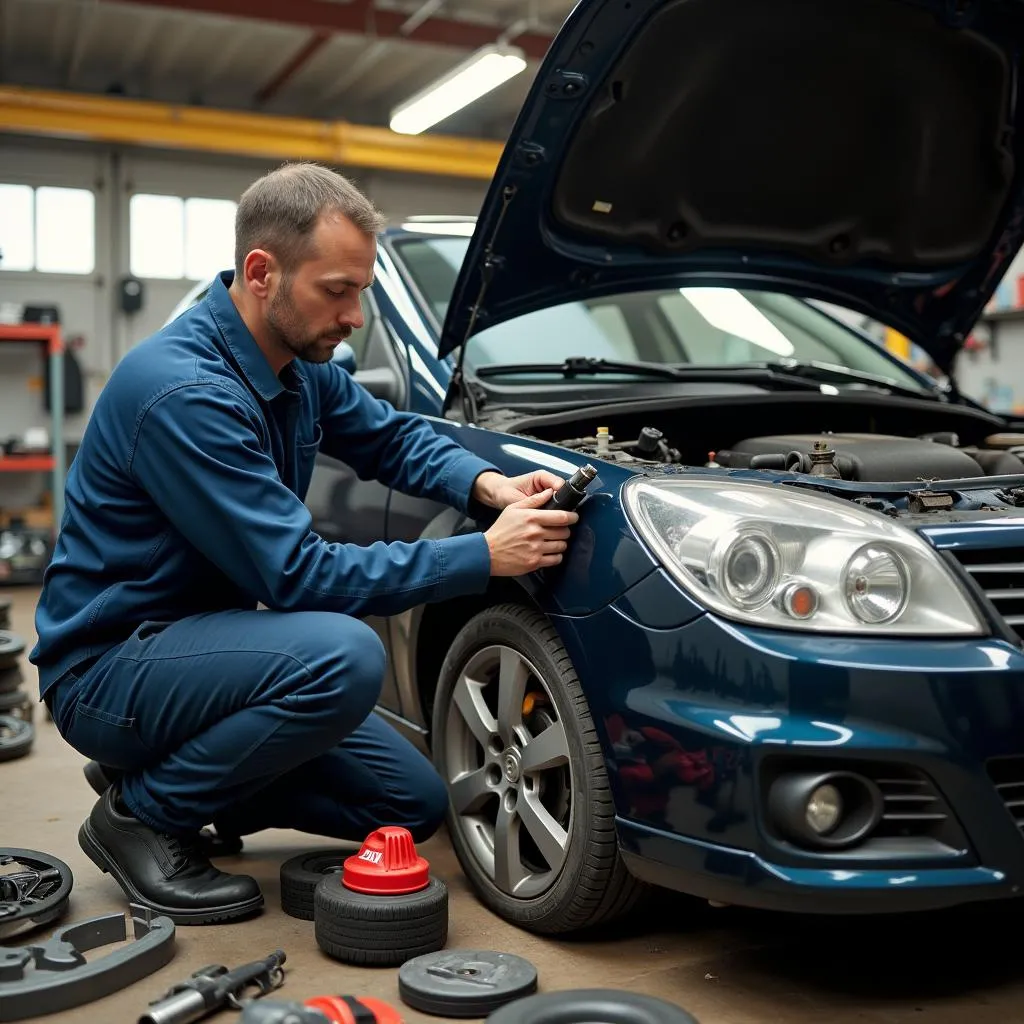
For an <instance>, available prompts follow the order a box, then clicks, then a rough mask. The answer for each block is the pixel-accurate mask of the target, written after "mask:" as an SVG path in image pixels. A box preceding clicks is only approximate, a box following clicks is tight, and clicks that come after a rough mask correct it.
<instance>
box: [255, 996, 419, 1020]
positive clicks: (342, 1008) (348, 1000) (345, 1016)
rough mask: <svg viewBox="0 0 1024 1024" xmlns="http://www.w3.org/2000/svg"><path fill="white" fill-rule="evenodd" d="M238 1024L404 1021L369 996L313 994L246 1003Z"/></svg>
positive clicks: (386, 1006) (386, 1004)
mask: <svg viewBox="0 0 1024 1024" xmlns="http://www.w3.org/2000/svg"><path fill="white" fill-rule="evenodd" d="M239 1024H404V1019H403V1017H402V1015H401V1014H400V1013H399V1012H398V1011H397V1010H396V1009H395V1008H394V1007H393V1006H391V1005H390V1004H389V1003H385V1002H384V1001H383V1000H381V999H374V998H373V997H372V996H314V997H313V998H312V999H306V1000H305V1001H304V1002H301V1003H294V1002H288V1003H285V1002H279V1001H275V1000H268V999H264V1000H261V1001H260V1002H253V1003H249V1004H248V1005H246V1006H245V1008H244V1009H243V1011H242V1016H241V1017H240V1018H239Z"/></svg>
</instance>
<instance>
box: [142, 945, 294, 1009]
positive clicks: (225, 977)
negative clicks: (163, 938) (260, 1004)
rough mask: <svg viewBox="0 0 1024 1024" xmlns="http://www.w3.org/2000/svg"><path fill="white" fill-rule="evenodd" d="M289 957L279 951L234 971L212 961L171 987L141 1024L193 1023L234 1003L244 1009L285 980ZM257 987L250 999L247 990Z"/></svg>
mask: <svg viewBox="0 0 1024 1024" xmlns="http://www.w3.org/2000/svg"><path fill="white" fill-rule="evenodd" d="M286 959H287V957H286V956H285V954H284V951H283V950H280V949H279V950H276V951H275V952H273V953H271V954H270V956H268V957H266V958H264V959H263V960H253V961H252V962H251V963H247V964H242V966H241V967H236V968H234V969H233V970H228V968H227V967H225V966H223V964H211V965H210V966H208V967H203V968H201V969H200V970H198V971H196V972H195V974H193V975H192V976H191V977H190V978H189V980H188V981H183V982H181V983H180V984H178V985H175V986H174V987H173V988H171V989H168V991H167V992H166V994H165V995H163V996H162V997H161V998H160V999H155V1000H154V1001H153V1002H152V1003H150V1004H149V1005H150V1007H151V1008H150V1010H149V1012H148V1013H144V1014H143V1015H142V1016H141V1017H140V1018H139V1022H138V1024H191V1022H192V1021H196V1020H201V1019H202V1018H203V1017H207V1016H209V1015H210V1014H212V1013H215V1012H216V1011H217V1010H220V1009H223V1008H224V1007H225V1006H230V1007H231V1008H232V1009H235V1010H241V1009H242V1008H243V1007H244V1006H245V1004H246V1003H247V1002H249V999H258V998H259V997H260V996H264V995H266V994H267V993H268V992H271V991H273V990H274V989H276V988H280V987H281V985H282V984H283V983H284V971H283V970H282V969H281V965H282V964H283V963H284V962H285V960H286ZM253 988H255V992H253V993H252V994H251V995H250V996H249V997H248V998H245V995H246V991H247V990H249V989H253Z"/></svg>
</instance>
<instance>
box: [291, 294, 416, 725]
mask: <svg viewBox="0 0 1024 1024" xmlns="http://www.w3.org/2000/svg"><path fill="white" fill-rule="evenodd" d="M363 314H364V321H365V322H364V324H363V326H362V327H361V328H360V329H359V330H358V331H355V332H353V334H352V335H351V337H350V338H349V345H351V347H352V350H353V352H354V353H355V357H356V372H355V379H356V380H357V381H359V382H360V383H361V384H362V385H363V386H364V387H366V388H367V390H369V391H370V392H371V393H372V394H374V395H376V396H377V397H378V398H384V399H386V400H387V401H389V402H391V403H392V404H393V405H394V406H395V407H396V408H403V407H404V405H405V403H406V395H407V385H406V374H405V360H404V358H403V355H402V353H401V352H400V351H399V350H398V349H397V348H396V346H395V344H394V340H393V335H392V334H391V332H390V331H389V330H388V328H387V325H386V324H385V323H384V321H383V319H382V318H381V315H380V311H379V308H378V305H377V302H376V301H375V299H374V296H373V293H372V290H368V291H367V293H366V295H365V296H364V300H363ZM336 358H337V357H336ZM389 494H390V491H389V489H388V488H387V487H385V486H384V485H383V484H379V483H377V481H375V480H360V479H359V477H358V476H357V475H356V472H355V470H354V469H353V468H352V467H351V466H349V465H348V464H347V463H345V462H343V461H341V460H339V459H336V458H333V457H332V456H329V455H326V454H324V453H323V452H320V453H318V454H317V458H316V465H315V467H314V469H313V477H312V479H311V480H310V484H309V490H308V491H307V493H306V507H307V508H308V509H309V512H310V515H311V516H312V521H313V522H312V527H313V530H314V531H315V532H316V533H318V534H319V535H320V536H321V537H323V538H324V539H325V540H327V541H330V542H334V543H339V544H357V545H360V546H365V545H368V544H372V543H373V542H375V541H379V540H384V539H385V537H386V524H387V508H388V500H389ZM365 621H366V624H367V625H368V626H370V627H371V628H372V629H373V630H374V631H375V632H376V633H377V635H378V636H379V637H380V638H381V640H382V642H383V643H384V645H385V647H388V648H389V654H390V645H389V642H388V624H387V620H386V619H381V618H379V617H377V616H368V617H367V618H366V620H365ZM391 663H392V659H391V658H390V657H389V658H388V669H387V675H386V677H385V680H384V686H383V690H382V692H381V697H380V701H379V703H380V705H381V706H382V707H384V708H387V709H388V710H391V711H397V710H398V698H397V695H396V687H395V681H394V678H393V674H392V669H391Z"/></svg>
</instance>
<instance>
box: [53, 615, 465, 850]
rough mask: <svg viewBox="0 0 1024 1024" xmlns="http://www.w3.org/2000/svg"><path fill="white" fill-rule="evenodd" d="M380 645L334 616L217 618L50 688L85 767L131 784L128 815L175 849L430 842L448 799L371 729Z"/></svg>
mask: <svg viewBox="0 0 1024 1024" xmlns="http://www.w3.org/2000/svg"><path fill="white" fill-rule="evenodd" d="M384 668H385V653H384V648H383V645H382V644H381V642H380V639H379V638H378V637H377V634H376V633H374V631H373V630H372V629H370V627H369V626H367V625H365V623H363V622H361V621H359V620H358V619H354V618H351V617H349V616H345V615H340V614H334V613H331V612H319V611H316V612H313V611H311V612H287V613H278V612H271V611H220V612H211V613H207V614H201V615H195V616H190V617H188V618H185V619H181V620H179V621H177V622H173V623H146V624H144V625H142V626H141V627H140V628H139V629H137V630H136V631H135V633H134V634H132V636H131V637H130V638H129V639H128V640H126V641H125V642H124V643H122V644H119V645H118V646H117V647H115V648H113V649H112V650H110V651H108V652H107V653H106V654H105V655H103V656H102V657H101V658H100V659H99V660H98V661H96V662H95V663H94V664H92V665H89V666H88V667H87V668H86V669H85V671H79V672H76V673H75V674H69V675H68V676H66V677H65V678H64V679H62V680H61V682H60V683H59V684H58V685H57V686H56V687H55V688H54V692H53V703H52V711H53V716H54V721H55V722H56V724H57V727H58V728H59V729H60V731H61V733H62V735H63V736H64V738H65V739H66V740H67V741H68V742H69V743H70V744H71V746H72V747H74V748H75V749H76V750H77V751H79V752H80V753H81V754H84V755H85V756H86V757H88V758H91V759H93V760H96V761H99V762H100V763H101V764H104V765H109V766H111V767H114V768H119V769H122V770H124V771H125V772H126V773H127V774H126V776H125V778H124V780H123V783H122V794H123V800H124V803H125V804H126V806H127V807H128V809H129V810H130V811H131V812H132V813H133V814H134V815H135V816H136V817H137V818H138V819H139V820H141V821H143V822H146V823H147V824H149V825H151V826H152V827H154V828H156V829H158V830H160V831H164V832H171V833H186V832H190V831H195V830H197V829H199V828H201V827H202V826H204V825H207V824H211V823H212V824H214V825H215V826H216V827H217V829H218V831H220V832H222V833H224V834H233V835H248V834H250V833H253V832H257V831H260V830H261V829H265V828H293V829H298V830H299V831H302V832H308V833H312V834H315V835H319V836H330V837H334V838H337V839H343V840H356V841H358V840H362V839H363V838H365V836H366V835H367V834H368V833H369V832H371V831H373V829H375V828H377V827H379V826H381V825H400V826H403V827H405V828H408V829H409V830H410V831H411V832H412V835H413V838H414V839H415V840H416V841H417V842H420V841H422V840H423V839H426V838H427V837H428V836H430V835H431V834H432V833H433V832H435V831H436V830H437V828H438V826H439V825H440V824H441V822H442V821H443V819H444V813H445V809H446V806H447V793H446V790H445V787H444V784H443V782H442V781H441V779H440V777H439V776H438V775H437V773H436V771H435V770H434V768H433V766H432V765H431V763H430V761H429V760H428V759H427V758H426V757H424V755H423V754H421V753H420V752H419V751H418V750H417V749H416V748H415V747H414V746H413V745H412V744H411V743H410V742H409V741H407V740H406V739H405V738H404V737H403V736H402V735H401V734H400V733H398V732H397V731H396V730H395V729H393V728H392V727H391V726H390V725H388V724H387V723H386V722H384V721H382V720H381V719H380V718H379V717H378V716H376V715H374V714H372V711H373V708H374V705H375V704H376V702H377V699H378V697H379V694H380V690H381V685H382V681H383V677H384Z"/></svg>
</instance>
